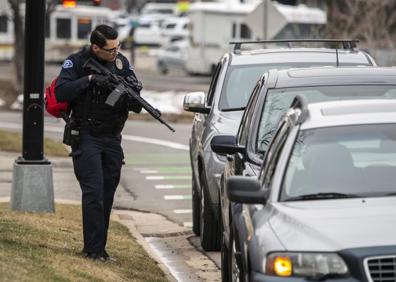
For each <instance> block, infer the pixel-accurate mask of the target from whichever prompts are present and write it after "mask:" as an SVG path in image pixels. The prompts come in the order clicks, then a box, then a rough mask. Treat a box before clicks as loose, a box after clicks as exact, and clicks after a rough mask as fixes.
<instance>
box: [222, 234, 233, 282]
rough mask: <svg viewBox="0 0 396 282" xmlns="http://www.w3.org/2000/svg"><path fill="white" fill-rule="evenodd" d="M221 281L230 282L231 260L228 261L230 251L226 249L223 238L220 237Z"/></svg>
mask: <svg viewBox="0 0 396 282" xmlns="http://www.w3.org/2000/svg"><path fill="white" fill-rule="evenodd" d="M221 238H222V239H221V281H222V282H231V281H232V280H231V279H232V275H231V269H230V265H231V263H230V262H231V260H230V249H229V248H228V246H227V244H226V242H225V239H224V236H221Z"/></svg>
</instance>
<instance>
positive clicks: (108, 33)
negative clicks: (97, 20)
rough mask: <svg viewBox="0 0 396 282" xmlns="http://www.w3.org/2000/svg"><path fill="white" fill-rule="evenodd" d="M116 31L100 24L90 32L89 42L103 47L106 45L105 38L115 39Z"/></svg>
mask: <svg viewBox="0 0 396 282" xmlns="http://www.w3.org/2000/svg"><path fill="white" fill-rule="evenodd" d="M117 37H118V32H117V30H115V29H114V28H112V27H111V26H108V25H105V24H101V25H98V26H96V27H95V29H94V30H93V31H92V32H91V38H90V40H91V44H96V45H98V46H99V47H104V46H105V45H106V40H109V39H110V40H114V39H117Z"/></svg>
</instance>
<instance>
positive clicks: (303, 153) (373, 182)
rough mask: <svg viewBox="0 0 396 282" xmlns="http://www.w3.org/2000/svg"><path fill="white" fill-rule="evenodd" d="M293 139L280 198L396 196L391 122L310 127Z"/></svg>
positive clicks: (395, 127)
mask: <svg viewBox="0 0 396 282" xmlns="http://www.w3.org/2000/svg"><path fill="white" fill-rule="evenodd" d="M296 140H297V141H296V142H295V145H294V148H293V151H292V154H291V157H290V159H289V162H288V165H287V170H286V173H285V177H284V180H283V186H282V192H281V197H280V198H281V200H282V201H287V200H289V201H290V200H293V199H306V200H308V199H310V200H313V199H317V198H326V199H329V198H332V197H333V196H334V198H336V197H339V196H341V195H343V196H345V198H346V197H348V196H353V197H356V196H359V197H381V196H387V195H392V194H395V195H396V185H395V183H396V173H395V171H396V125H395V124H375V125H353V126H352V125H351V126H338V127H328V128H318V129H309V130H304V131H301V132H300V133H299V136H298V137H297V139H296ZM312 195H324V196H326V197H316V198H315V197H312ZM304 196H305V197H304ZM307 196H308V197H307ZM329 196H332V197H329Z"/></svg>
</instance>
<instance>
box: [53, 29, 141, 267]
mask: <svg viewBox="0 0 396 282" xmlns="http://www.w3.org/2000/svg"><path fill="white" fill-rule="evenodd" d="M117 37H118V33H117V31H116V30H115V29H113V28H112V27H110V26H107V25H99V26H97V27H96V28H95V29H94V30H93V31H92V33H91V36H90V41H91V44H90V46H88V47H85V48H83V49H82V50H81V51H79V52H78V53H75V54H72V55H71V56H69V57H68V58H67V59H66V60H65V61H64V63H63V65H62V70H61V72H60V75H59V77H58V79H57V83H56V87H55V93H56V94H55V95H56V98H57V100H58V101H59V102H62V101H67V102H69V104H70V105H71V121H72V124H73V128H72V130H74V132H77V134H78V138H77V135H75V136H74V139H73V143H72V145H71V146H72V153H71V155H72V158H73V166H74V173H75V175H76V178H77V180H78V181H79V183H80V187H81V191H82V218H83V235H84V236H83V237H84V249H83V254H84V255H85V256H86V257H88V258H92V259H95V260H101V261H105V260H109V259H111V258H110V257H109V255H108V253H107V252H106V249H105V247H106V241H107V229H108V227H109V218H110V212H111V208H112V205H113V198H114V193H115V191H116V188H117V186H118V183H119V180H120V173H121V166H122V163H123V158H124V155H123V150H122V147H121V130H122V129H123V127H124V124H125V121H126V120H127V118H128V111H129V110H133V111H134V112H137V113H138V112H140V111H141V106H140V105H139V104H137V103H135V102H134V101H132V102H131V101H128V102H125V101H124V102H121V103H117V104H116V106H115V107H110V106H108V105H106V104H105V101H106V98H107V96H108V95H109V94H110V93H111V91H112V90H113V89H114V88H115V86H116V85H115V84H114V83H115V82H114V81H112V80H111V78H110V77H109V76H105V75H101V74H94V73H90V71H89V70H87V69H86V68H84V63H85V62H86V61H87V60H88V59H89V58H91V57H92V58H94V59H96V61H98V62H99V63H100V64H102V65H103V66H105V67H106V68H108V69H109V70H110V71H111V72H112V73H114V74H116V75H119V76H122V77H124V78H125V79H129V81H137V79H136V76H135V74H134V72H133V70H132V67H131V66H130V64H129V62H128V60H127V59H126V58H125V57H124V56H123V55H122V54H121V53H119V49H120V42H119V41H118V39H117ZM139 90H140V89H139Z"/></svg>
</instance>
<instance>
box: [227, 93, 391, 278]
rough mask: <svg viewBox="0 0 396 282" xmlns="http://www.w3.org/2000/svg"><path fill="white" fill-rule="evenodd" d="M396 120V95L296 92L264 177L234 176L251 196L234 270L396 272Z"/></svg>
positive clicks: (306, 274)
mask: <svg viewBox="0 0 396 282" xmlns="http://www.w3.org/2000/svg"><path fill="white" fill-rule="evenodd" d="M379 88H380V87H379ZM395 130H396V101H394V100H393V101H389V100H368V101H367V100H357V101H337V102H326V103H317V104H309V105H307V104H306V103H304V102H301V101H298V100H296V102H295V103H294V106H293V107H292V108H291V109H290V110H289V111H288V112H287V114H286V116H285V117H284V118H283V119H282V120H281V122H280V124H279V126H278V129H277V131H276V133H275V135H274V138H273V140H272V142H271V144H270V146H269V147H268V149H267V153H266V156H265V159H264V164H263V167H262V169H261V170H260V174H259V177H258V178H256V177H246V176H233V177H230V178H229V180H228V182H227V188H226V189H227V194H228V196H229V198H230V199H231V200H232V201H233V202H236V203H239V204H243V205H239V207H240V209H238V210H235V211H234V212H235V214H234V219H235V220H234V230H235V233H234V236H233V237H232V238H231V239H232V246H233V247H232V249H231V254H232V257H233V262H235V263H234V264H233V272H232V273H233V276H234V278H237V276H239V278H240V280H241V281H247V280H249V281H276V282H281V281H287V282H290V281H296V282H297V281H301V282H302V281H338V282H339V281H351V282H357V281H360V282H362V281H395V280H396V271H395V269H396V238H395V236H394V234H395V232H396V227H395V224H394V219H395V216H396V209H395V208H394V207H395V204H396V197H395V195H396V186H395V185H394V183H395V181H396V174H395V173H394V171H395V169H396V161H395V160H396V135H395ZM233 281H235V280H233Z"/></svg>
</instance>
